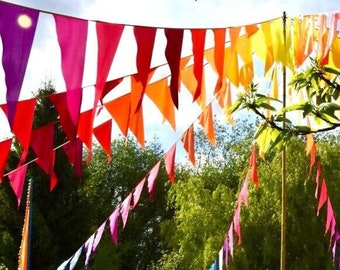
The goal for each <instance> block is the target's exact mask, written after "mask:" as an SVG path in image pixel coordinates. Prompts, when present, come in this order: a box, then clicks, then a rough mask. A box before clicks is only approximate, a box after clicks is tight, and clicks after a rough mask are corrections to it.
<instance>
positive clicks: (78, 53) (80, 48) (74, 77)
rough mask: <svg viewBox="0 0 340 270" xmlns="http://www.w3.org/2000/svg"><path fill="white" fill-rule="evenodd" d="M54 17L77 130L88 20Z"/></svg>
mask: <svg viewBox="0 0 340 270" xmlns="http://www.w3.org/2000/svg"><path fill="white" fill-rule="evenodd" d="M54 19H55V23H56V31H57V35H58V42H59V46H60V50H61V66H62V73H63V76H64V80H65V84H66V89H67V94H66V97H67V99H66V101H67V110H68V111H69V114H70V119H71V120H72V124H73V127H74V128H75V130H76V129H77V126H78V120H79V113H80V106H81V101H82V81H83V74H84V64H85V51H86V42H87V29H88V21H87V20H81V19H75V18H71V17H66V16H61V15H56V14H54ZM73 135H75V134H73ZM69 139H70V140H71V139H74V137H72V138H69Z"/></svg>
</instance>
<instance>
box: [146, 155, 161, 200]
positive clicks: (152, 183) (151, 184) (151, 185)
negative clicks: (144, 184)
mask: <svg viewBox="0 0 340 270" xmlns="http://www.w3.org/2000/svg"><path fill="white" fill-rule="evenodd" d="M160 165H161V161H158V162H157V164H156V165H155V166H154V167H153V168H152V170H151V171H150V174H149V176H148V191H149V196H150V198H151V200H153V198H154V195H155V189H156V178H157V175H158V171H159V166H160Z"/></svg>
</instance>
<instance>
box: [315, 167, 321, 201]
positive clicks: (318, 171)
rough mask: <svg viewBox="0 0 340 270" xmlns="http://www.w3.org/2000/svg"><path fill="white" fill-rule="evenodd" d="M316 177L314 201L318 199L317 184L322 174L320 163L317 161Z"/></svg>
mask: <svg viewBox="0 0 340 270" xmlns="http://www.w3.org/2000/svg"><path fill="white" fill-rule="evenodd" d="M316 168H317V169H316V177H315V183H316V188H315V199H317V198H318V192H319V182H320V176H321V173H322V166H321V163H320V161H318V163H317V167H316Z"/></svg>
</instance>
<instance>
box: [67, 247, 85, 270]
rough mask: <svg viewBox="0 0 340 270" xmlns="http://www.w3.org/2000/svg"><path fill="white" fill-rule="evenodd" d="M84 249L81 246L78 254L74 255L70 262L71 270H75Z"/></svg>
mask: <svg viewBox="0 0 340 270" xmlns="http://www.w3.org/2000/svg"><path fill="white" fill-rule="evenodd" d="M83 247H84V246H81V247H80V248H79V249H78V250H77V251H76V253H75V254H74V255H73V257H72V259H71V261H70V268H69V270H73V269H74V267H75V266H76V264H77V262H78V260H79V257H80V255H81V253H82V252H83Z"/></svg>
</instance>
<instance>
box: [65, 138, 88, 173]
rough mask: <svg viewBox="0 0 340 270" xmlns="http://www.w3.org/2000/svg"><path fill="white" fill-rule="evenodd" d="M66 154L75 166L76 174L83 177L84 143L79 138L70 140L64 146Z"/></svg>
mask: <svg viewBox="0 0 340 270" xmlns="http://www.w3.org/2000/svg"><path fill="white" fill-rule="evenodd" d="M63 149H64V151H65V154H66V156H67V157H68V159H69V161H70V163H71V164H72V165H73V167H74V171H75V173H76V175H77V176H78V177H79V179H81V175H82V156H83V143H82V141H81V140H79V139H78V138H77V139H75V140H73V141H69V142H68V143H67V144H65V145H64V146H63Z"/></svg>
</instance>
